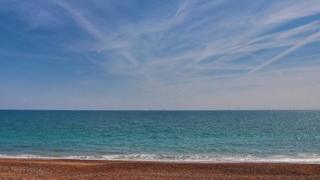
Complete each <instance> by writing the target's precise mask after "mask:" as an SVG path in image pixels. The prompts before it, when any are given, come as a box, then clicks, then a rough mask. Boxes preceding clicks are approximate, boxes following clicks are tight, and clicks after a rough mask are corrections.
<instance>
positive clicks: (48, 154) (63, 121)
mask: <svg viewBox="0 0 320 180" xmlns="http://www.w3.org/2000/svg"><path fill="white" fill-rule="evenodd" d="M0 158H45V159H83V160H139V161H140V160H141V161H175V162H190V161H192V162H288V163H290V162H294V163H320V111H311V110H310V111H304V110H299V111H298V110H297V111H296V110H290V111H284V110H277V111H273V110H268V111H258V110H255V111H245V110H243V111H242V110H239V111H60V110H59V111H51V110H50V111H46V110H1V111H0Z"/></svg>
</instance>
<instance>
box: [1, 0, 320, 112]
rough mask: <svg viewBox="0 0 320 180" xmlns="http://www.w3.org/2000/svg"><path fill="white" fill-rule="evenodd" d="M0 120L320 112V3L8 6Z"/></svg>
mask: <svg viewBox="0 0 320 180" xmlns="http://www.w3.org/2000/svg"><path fill="white" fill-rule="evenodd" d="M0 109H106V110H128V109H137V110H158V109H159V110H173V109H179V110H180V109H195V110H201V109H320V1H319V0H304V1H302V0H281V1H279V0H255V1H252V0H241V1H239V0H161V1H160V0H121V1H119V0H90V1H87V0H68V1H65V0H48V1H43V0H26V1H21V0H0Z"/></svg>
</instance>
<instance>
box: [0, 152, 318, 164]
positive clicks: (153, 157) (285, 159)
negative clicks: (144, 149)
mask: <svg viewBox="0 0 320 180" xmlns="http://www.w3.org/2000/svg"><path fill="white" fill-rule="evenodd" d="M0 158H15V159H78V160H125V161H164V162H212V163H219V162H229V163H232V162H234V163H237V162H274V163H316V164H320V154H297V155H272V156H264V157H259V156H254V155H245V156H243V155H242V156H240V155H239V156H222V155H220V156H217V155H203V154H193V155H168V154H115V155H88V156H87V155H70V156H43V155H34V154H17V155H7V154H0Z"/></svg>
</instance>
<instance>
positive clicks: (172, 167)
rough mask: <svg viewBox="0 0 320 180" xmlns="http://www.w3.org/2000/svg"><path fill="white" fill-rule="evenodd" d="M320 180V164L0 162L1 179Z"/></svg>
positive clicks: (102, 161)
mask: <svg viewBox="0 0 320 180" xmlns="http://www.w3.org/2000/svg"><path fill="white" fill-rule="evenodd" d="M2 178H3V179H48V178H49V179H70V178H77V179H106V178H107V179H108V178H109V179H128V178H129V179H213V178H222V179H235V178H246V179H256V178H268V179H269V178H273V179H288V178H289V179H291V178H292V179H294V178H295V179H297V178H315V179H316V178H320V164H302V163H261V162H257V163H251V162H247V163H236V162H234V163H219V162H217V163H205V162H203V163H197V162H182V163H180V162H159V161H136V160H134V161H131V160H130V161H125V160H120V161H119V160H76V159H22V158H19V159H17V158H14V159H13V158H0V179H2Z"/></svg>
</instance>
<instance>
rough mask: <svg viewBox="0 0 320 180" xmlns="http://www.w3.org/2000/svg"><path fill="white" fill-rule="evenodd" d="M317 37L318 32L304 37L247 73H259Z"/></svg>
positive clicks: (319, 33)
mask: <svg viewBox="0 0 320 180" xmlns="http://www.w3.org/2000/svg"><path fill="white" fill-rule="evenodd" d="M318 36H320V31H319V32H316V33H314V34H312V35H310V36H308V37H306V38H305V39H303V40H302V41H300V42H298V43H297V44H295V45H294V46H292V47H290V48H289V49H287V50H285V51H284V52H282V53H280V54H278V55H277V56H275V57H273V58H271V59H269V60H268V61H266V62H264V63H262V64H260V65H259V66H257V67H255V68H254V69H252V70H251V71H249V72H248V73H247V75H248V74H252V73H255V72H257V71H259V70H260V69H262V68H264V67H265V66H268V65H270V64H272V63H274V62H276V61H278V60H279V59H281V58H283V57H284V56H286V55H288V54H290V53H291V52H293V51H295V50H297V49H298V48H300V47H302V46H304V45H306V44H308V43H310V42H312V41H313V40H314V39H315V38H317V37H318Z"/></svg>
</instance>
